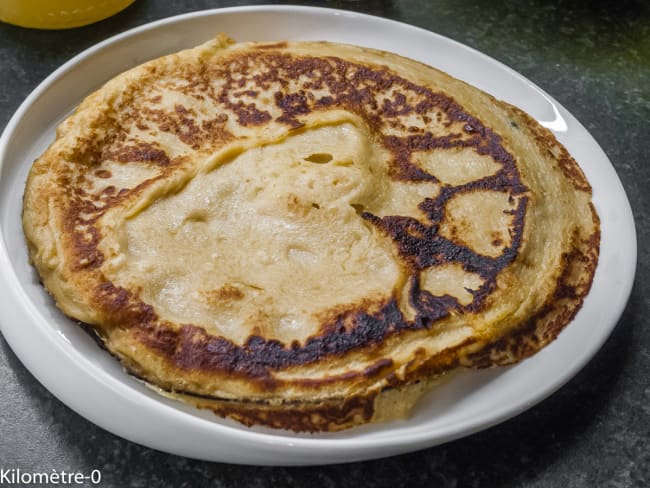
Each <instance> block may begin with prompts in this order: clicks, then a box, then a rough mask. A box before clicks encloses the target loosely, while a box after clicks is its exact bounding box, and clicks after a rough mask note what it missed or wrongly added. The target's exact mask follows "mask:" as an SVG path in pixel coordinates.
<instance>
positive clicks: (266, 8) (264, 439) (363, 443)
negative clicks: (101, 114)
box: [0, 5, 637, 464]
mask: <svg viewBox="0 0 650 488" xmlns="http://www.w3.org/2000/svg"><path fill="white" fill-rule="evenodd" d="M273 11H276V12H295V11H301V12H305V13H310V14H314V15H317V14H318V15H325V16H332V15H334V16H346V17H348V18H350V19H353V20H359V19H361V20H365V21H370V22H380V23H384V24H385V25H388V24H393V25H395V24H397V25H398V26H399V27H401V28H408V29H414V30H417V31H420V32H422V33H426V35H430V36H435V37H437V38H438V39H439V40H441V41H443V42H445V43H452V44H453V45H454V47H455V48H459V49H463V50H466V51H468V52H470V53H472V54H473V55H478V56H480V57H482V58H484V59H485V60H486V61H489V62H490V63H492V64H495V65H496V67H498V68H499V69H501V70H504V71H505V73H506V74H507V75H508V76H514V77H515V78H517V79H518V80H519V81H523V82H525V83H526V84H527V85H528V86H530V87H532V88H534V89H535V90H537V91H538V92H539V93H540V94H541V95H542V96H544V97H545V98H546V99H547V100H549V101H550V102H551V103H552V105H553V106H554V107H557V108H559V110H560V115H561V116H562V117H564V118H565V119H569V120H571V122H572V123H574V124H576V125H577V127H578V128H579V129H580V130H581V131H584V133H585V134H586V135H587V136H588V137H589V138H590V141H589V142H590V144H592V145H593V146H594V147H595V149H596V150H597V151H600V152H601V153H602V155H603V157H604V158H605V160H606V161H607V163H608V164H609V167H610V169H611V170H612V172H613V173H614V175H616V172H615V169H614V167H613V165H612V163H611V161H610V160H609V158H608V157H607V155H606V154H605V153H604V151H603V150H602V148H601V147H600V146H599V145H598V143H597V142H596V141H595V139H594V138H593V137H592V136H591V134H590V133H589V132H588V131H587V130H586V129H585V128H584V126H582V124H581V123H580V122H579V121H578V120H577V119H575V117H573V115H571V114H570V113H569V112H568V111H567V110H566V109H564V107H563V106H562V105H560V104H559V103H558V102H557V101H555V100H554V99H553V98H552V97H551V96H550V95H548V94H547V93H546V92H544V90H542V89H541V88H539V87H538V86H537V85H535V84H534V83H533V82H531V81H530V80H529V79H527V78H526V77H524V76H523V75H521V74H520V73H518V72H517V71H515V70H513V69H512V68H510V67H509V66H507V65H505V64H504V63H502V62H500V61H498V60H496V59H494V58H492V57H491V56H489V55H486V54H484V53H481V52H480V51H478V50H476V49H474V48H472V47H470V46H467V45H465V44H462V43H461V42H458V41H456V40H454V39H450V38H448V37H446V36H443V35H441V34H438V33H435V32H432V31H429V30H426V29H423V28H421V27H417V26H413V25H410V24H407V23H404V22H401V21H396V20H392V19H387V18H383V17H378V16H374V15H369V14H364V13H359V12H354V11H348V10H339V9H330V8H325V7H309V6H293V5H249V6H241V7H227V8H215V9H206V10H199V11H194V12H188V13H184V14H180V15H175V16H171V17H166V18H163V19H159V20H156V21H153V22H149V23H145V24H142V25H139V26H136V27H134V28H132V29H129V30H127V31H124V32H121V33H119V34H116V35H114V36H111V37H109V38H108V39H105V40H103V41H100V42H98V43H96V44H94V45H92V46H90V47H88V48H87V49H85V50H83V51H82V52H80V53H78V54H77V55H75V56H74V57H72V58H71V59H69V60H68V61H66V62H65V63H63V64H62V65H61V66H60V67H58V68H57V69H56V70H54V71H53V72H52V73H51V74H50V75H48V76H47V77H46V78H45V79H44V80H43V81H42V82H41V83H39V84H38V85H37V86H36V88H34V90H33V91H32V92H31V93H30V94H29V95H28V97H27V98H26V99H25V100H24V101H23V102H22V103H21V105H20V106H19V107H18V109H17V110H16V112H15V113H14V114H13V116H12V117H11V118H10V120H9V122H8V123H7V126H6V127H5V129H4V131H3V133H2V136H0V178H2V176H1V175H2V172H3V171H4V170H3V166H4V164H3V163H4V160H5V152H6V150H7V147H8V146H9V143H10V141H11V139H12V137H13V135H14V132H15V130H16V128H17V127H18V125H19V123H20V121H21V120H22V118H23V117H24V115H25V114H26V113H27V112H28V111H29V109H30V108H31V107H32V106H33V105H34V104H35V103H37V102H38V99H39V98H40V97H41V96H42V95H43V94H44V93H45V92H46V91H47V90H48V89H49V88H50V87H51V86H52V85H53V84H54V83H56V82H57V81H58V80H60V79H61V78H62V77H63V76H65V75H66V74H67V73H68V72H69V71H71V70H72V69H74V67H75V66H76V65H78V64H79V63H80V62H82V61H83V60H85V59H87V58H92V57H93V56H95V55H97V54H98V53H100V52H102V51H103V50H105V49H110V47H111V46H112V45H114V44H115V43H117V42H120V41H124V40H127V39H128V38H129V37H132V36H136V35H138V34H140V33H142V32H145V31H148V30H154V29H158V28H160V27H161V26H164V25H167V24H174V23H177V22H184V21H188V20H192V19H194V18H196V17H204V16H212V15H217V16H218V15H221V14H228V13H232V12H243V13H246V12H254V13H264V12H273ZM616 181H617V183H618V186H619V187H620V188H617V190H618V191H620V192H622V195H623V197H624V200H625V201H626V202H627V208H625V209H622V210H623V213H625V214H626V215H625V217H626V218H628V220H631V224H632V226H631V229H630V232H631V237H633V239H630V242H629V243H628V246H630V248H629V249H628V250H630V249H633V253H632V254H633V255H632V257H631V265H630V267H631V269H632V270H635V269H636V259H637V241H636V229H635V225H634V220H633V218H632V212H631V207H630V204H629V200H628V199H627V195H626V193H625V190H624V188H623V186H622V184H621V182H620V179H619V178H618V175H616ZM0 263H1V264H2V268H3V270H4V271H3V272H2V273H0V287H6V285H8V284H9V283H8V282H7V280H8V273H7V272H6V270H10V273H11V276H10V278H12V280H9V281H13V282H14V283H19V280H18V277H17V276H16V273H15V270H14V268H13V267H12V266H11V262H10V257H9V253H8V250H7V247H6V243H5V239H4V235H3V229H2V226H1V225H0ZM599 264H600V262H599ZM633 281H634V272H632V274H631V275H630V276H628V280H627V282H626V283H625V285H626V288H625V289H624V291H623V296H624V297H625V298H624V299H622V300H621V304H620V306H619V307H618V309H617V310H615V311H614V312H613V314H612V316H613V317H614V316H615V320H612V324H611V325H609V326H608V327H607V330H606V333H604V334H602V336H601V337H599V340H598V341H596V343H594V344H592V345H591V347H590V348H589V349H588V350H586V351H584V353H583V354H582V356H580V357H579V358H578V359H577V360H576V361H574V364H573V365H572V366H571V367H570V368H568V371H570V372H569V373H565V374H564V375H563V376H561V377H559V378H556V379H555V381H553V382H552V386H551V387H547V388H546V389H538V391H537V394H536V395H533V396H532V397H528V398H527V401H526V402H525V403H520V404H517V405H513V406H511V407H510V408H508V409H503V410H502V411H500V413H499V415H492V416H490V417H489V420H488V421H487V422H486V421H485V419H478V420H476V421H475V422H474V423H473V424H470V425H469V426H466V427H465V428H464V429H462V428H459V427H458V426H456V425H454V424H451V425H448V426H446V429H444V430H443V432H442V434H441V433H440V432H438V434H437V435H436V436H435V437H433V438H432V437H431V436H430V435H428V434H427V432H422V433H420V434H419V435H418V436H415V437H414V436H413V435H412V434H406V433H405V434H404V435H402V436H399V435H398V436H393V437H391V438H390V439H382V445H381V446H380V447H382V448H385V449H388V451H389V452H387V454H381V453H377V452H375V451H374V450H376V448H377V447H378V446H376V445H372V444H371V442H376V441H372V440H368V439H356V438H354V437H352V438H328V437H313V438H309V437H290V436H286V435H283V434H282V431H280V434H275V433H265V432H256V431H252V430H244V429H237V428H232V427H229V426H227V425H221V424H217V423H210V422H208V421H207V420H205V419H201V418H197V417H192V421H199V422H200V423H202V424H203V423H205V424H209V425H210V426H212V427H211V428H213V429H216V431H217V432H218V433H219V434H221V435H224V436H225V437H226V438H227V437H229V436H234V437H239V438H241V439H240V440H242V441H243V442H255V443H266V444H271V445H273V446H275V448H279V447H280V446H282V448H284V449H286V450H287V452H288V453H290V452H291V451H296V450H298V449H303V448H309V449H310V450H313V451H314V452H315V455H314V456H313V457H316V456H317V455H322V454H323V452H324V451H330V450H332V449H333V448H336V449H342V450H346V451H355V450H358V449H370V448H372V449H373V453H374V454H372V453H371V454H370V455H363V456H362V457H358V458H356V459H354V460H357V459H370V458H374V457H381V456H383V455H389V454H396V453H398V452H404V451H410V450H415V449H419V448H422V447H426V446H432V445H436V444H440V443H444V442H448V441H450V440H453V439H457V438H459V437H464V436H466V435H470V434H472V433H474V432H477V431H480V430H483V429H486V428H488V427H490V426H492V425H495V424H498V423H501V422H503V421H504V420H507V419H509V418H512V417H514V416H516V415H518V414H519V413H521V412H523V411H525V410H527V409H529V408H530V407H532V406H533V405H535V404H537V403H539V402H540V401H542V400H543V399H544V398H546V397H548V396H549V395H551V394H552V393H554V392H555V391H557V390H558V389H559V388H560V387H562V386H563V385H564V384H565V383H566V382H568V381H569V380H570V379H571V378H572V377H573V376H574V375H575V374H577V372H578V371H580V370H581V369H582V368H583V367H584V366H585V364H586V363H587V362H588V361H589V360H590V359H591V358H592V357H593V356H594V355H595V353H596V352H597V351H598V350H600V348H601V347H602V345H603V343H604V342H605V340H606V339H607V338H608V337H609V335H610V334H611V332H612V330H613V329H614V328H615V326H616V324H617V322H618V321H619V320H620V317H621V315H622V313H623V311H624V308H625V304H626V303H627V301H628V299H629V296H630V294H631V291H632V286H633ZM9 288H10V291H11V292H12V293H16V290H11V288H12V287H11V286H9ZM20 289H21V291H23V297H22V298H23V300H22V303H23V305H26V304H27V302H30V300H29V299H28V297H27V296H26V294H25V293H24V290H22V287H20ZM27 305H28V310H27V311H28V313H29V314H30V315H31V318H32V319H34V320H35V312H36V313H37V310H35V309H29V306H31V307H36V305H35V304H33V303H31V302H30V303H29V304H27ZM5 322H6V321H5V319H4V317H3V318H2V319H0V330H2V333H3V335H4V337H5V339H6V340H7V342H8V343H9V345H10V347H11V348H12V350H14V351H17V350H19V349H20V348H19V347H18V346H17V345H16V344H15V342H16V341H15V337H14V336H13V334H12V333H9V334H7V331H8V330H10V329H11V326H8V325H5ZM50 332H51V334H52V335H53V334H56V331H54V330H53V329H52V330H51V331H50ZM48 339H50V340H51V339H52V337H49V338H48ZM55 344H56V345H57V346H58V347H59V349H60V352H62V353H63V354H66V353H68V352H69V351H65V350H64V349H63V348H64V347H65V346H64V344H63V343H62V342H60V341H59V342H56V341H55ZM17 356H18V357H19V359H20V360H21V362H22V363H23V364H25V366H27V368H28V369H29V370H30V372H31V373H32V374H33V375H34V376H35V377H36V378H37V380H38V381H39V382H41V384H43V385H44V386H45V387H46V388H47V389H48V391H50V392H51V393H52V394H54V396H56V397H57V398H58V399H59V400H60V401H62V402H63V403H65V404H66V405H68V406H69V407H70V408H72V409H73V410H75V411H77V412H78V413H79V414H80V415H82V416H83V417H84V418H86V419H88V420H90V421H91V422H93V423H94V424H96V425H99V426H100V427H102V428H104V429H106V430H108V431H110V432H115V430H114V429H113V428H110V427H107V426H106V423H105V422H102V421H101V420H103V419H100V420H99V421H98V420H97V419H96V418H94V417H93V416H92V415H89V414H88V412H82V411H80V410H81V409H77V408H75V407H73V406H71V405H70V402H69V401H68V399H64V398H62V396H65V395H61V394H60V392H57V391H56V390H57V389H56V388H53V387H52V385H51V384H46V382H44V381H42V380H41V376H42V375H41V374H37V372H35V370H37V369H38V368H36V367H35V366H34V364H33V361H26V360H25V359H24V357H22V355H20V354H18V353H17ZM28 363H30V364H28ZM104 386H105V387H107V388H112V386H110V385H104ZM123 386H124V388H125V389H128V390H130V389H129V388H128V386H127V385H123ZM113 391H114V392H115V393H117V394H118V395H121V396H123V395H125V394H129V393H128V392H127V393H125V392H116V391H115V390H113ZM160 405H161V406H163V407H164V408H166V406H164V405H162V404H160ZM178 413H181V414H183V415H185V413H184V412H178V411H175V412H174V414H178ZM118 435H120V436H122V437H126V438H128V439H129V440H132V441H134V442H137V443H140V444H144V445H147V446H149V447H154V448H156V449H164V450H166V451H168V452H175V451H173V450H169V448H165V447H160V446H159V445H152V444H151V443H149V442H145V441H143V440H142V439H140V438H138V439H135V438H133V437H131V436H126V435H123V434H122V433H120V434H118ZM404 437H408V439H405V438H404ZM318 451H321V452H318ZM175 453H176V452H175ZM181 454H182V453H181ZM193 457H195V456H193ZM204 459H211V458H204ZM211 460H215V459H211ZM231 462H232V461H231ZM235 462H236V461H235ZM327 462H329V461H327V460H324V462H320V461H318V460H316V459H312V461H311V462H304V461H303V462H300V463H299V464H324V463H327ZM336 462H340V461H336ZM274 464H277V463H274Z"/></svg>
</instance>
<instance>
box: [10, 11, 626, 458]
mask: <svg viewBox="0 0 650 488" xmlns="http://www.w3.org/2000/svg"><path fill="white" fill-rule="evenodd" d="M221 31H224V32H227V33H231V35H234V36H236V37H237V39H238V40H281V39H296V40H307V39H312V40H329V41H336V42H347V43H353V44H357V45H363V46H369V47H375V48H379V49H385V50H388V51H392V52H396V53H398V54H402V55H405V56H408V57H411V58H414V59H417V60H420V61H423V62H425V63H427V64H430V65H432V66H435V67H437V68H440V69H442V70H444V71H447V72H449V73H450V74H452V75H454V76H456V77H459V78H461V79H464V80H466V81H468V82H470V83H472V84H474V85H476V86H478V87H480V88H482V89H484V90H486V91H488V92H489V93H491V94H493V95H495V96H496V97H497V98H501V99H503V100H506V101H508V102H510V103H513V104H515V105H518V106H519V107H521V108H523V109H524V110H526V111H527V112H529V113H530V114H532V115H533V116H534V117H536V118H537V119H538V120H540V121H541V122H542V123H543V124H544V125H545V126H547V127H549V128H550V129H552V130H553V131H554V132H555V133H556V135H557V137H558V138H559V139H560V141H561V142H562V143H564V144H565V145H566V147H567V148H568V149H569V151H570V152H571V154H573V156H574V157H575V158H576V159H577V160H578V162H579V163H580V165H581V166H582V168H583V170H584V172H585V173H586V175H587V177H588V179H589V181H590V182H591V184H592V185H593V188H594V202H595V205H596V208H597V210H598V213H599V214H600V217H601V219H602V247H601V258H600V262H599V264H598V269H597V270H596V276H595V278H594V283H593V288H592V290H591V293H590V294H589V296H588V297H587V299H586V301H585V304H584V306H583V308H582V309H581V310H580V313H579V314H578V316H577V317H576V318H575V320H574V321H573V323H571V324H570V326H569V327H567V329H566V330H565V331H564V332H562V334H561V335H560V337H559V339H558V340H557V341H555V342H554V343H553V344H551V345H550V346H548V347H547V348H545V349H544V350H542V351H541V352H540V353H539V354H537V355H535V356H534V357H532V358H530V359H528V360H526V361H524V362H522V363H521V364H518V365H516V366H514V367H509V368H502V369H496V370H489V371H473V372H466V373H459V374H458V375H457V376H456V377H455V378H454V379H453V381H450V382H448V383H447V384H445V385H443V386H441V387H439V388H437V389H436V390H435V391H434V392H432V393H431V394H430V395H429V396H428V397H426V399H425V400H424V401H423V402H422V403H421V404H419V406H418V407H417V409H416V411H415V413H414V415H413V417H412V418H410V419H409V420H406V421H395V422H391V423H385V424H378V425H371V426H364V427H361V428H356V429H352V430H349V431H346V432H342V433H338V434H323V435H297V434H291V433H286V432H282V431H272V430H270V429H263V428H254V429H249V428H245V427H242V426H241V425H239V424H236V423H235V422H232V421H228V420H222V419H219V418H217V417H215V416H214V415H212V414H211V413H209V412H204V411H199V410H196V409H194V408H192V407H189V406H186V405H183V404H180V403H177V402H174V401H171V400H167V399H165V398H162V397H160V396H159V395H157V394H155V393H153V392H151V391H149V390H148V389H147V388H146V387H144V386H143V385H142V384H141V383H139V382H138V381H136V380H135V379H133V378H131V377H130V376H128V375H127V374H125V373H124V372H123V371H122V369H121V368H120V367H119V365H118V363H117V362H116V361H115V360H114V359H113V358H111V357H110V356H109V355H108V354H107V353H105V352H103V351H102V350H100V349H99V348H98V347H97V345H96V344H95V343H94V342H93V341H92V340H91V339H90V338H89V336H88V335H87V334H85V333H84V332H82V331H80V330H79V328H78V327H77V326H76V325H74V324H73V323H71V322H70V321H69V320H67V319H65V318H64V317H63V316H62V315H61V313H59V311H58V310H57V309H56V307H55V306H54V304H53V302H52V300H51V299H50V298H49V297H48V295H47V294H46V293H45V292H44V291H43V288H42V286H41V285H40V284H39V280H38V277H37V275H36V273H35V272H34V270H33V269H32V268H31V267H30V266H29V264H28V262H27V252H26V247H25V243H24V241H23V234H22V230H21V223H20V215H21V197H22V193H23V188H24V182H25V178H26V175H27V172H28V170H29V167H30V164H31V162H32V161H33V160H34V159H35V158H37V157H38V156H39V155H40V154H41V153H42V151H43V150H44V149H45V148H46V146H47V145H48V144H49V143H50V142H51V141H52V140H53V138H54V128H55V127H56V125H57V124H58V123H59V122H60V121H61V120H62V119H63V118H64V117H65V116H66V115H67V114H68V113H69V112H70V110H71V109H73V107H74V106H75V105H77V104H78V103H79V102H80V101H81V99H82V98H83V97H84V96H85V95H87V94H89V93H91V92H92V91H93V90H95V89H96V88H98V87H99V86H100V85H101V84H102V83H104V82H105V81H107V80H108V79H110V78H112V77H113V76H114V75H116V74H118V73H119V72H121V71H123V70H125V69H127V68H130V67H132V66H134V65H136V64H139V63H141V62H143V61H145V60H148V59H151V58H155V57H157V56H160V55H163V54H167V53H170V52H173V51H177V50H179V49H182V48H186V47H190V46H194V45H196V44H199V43H202V42H203V41H205V40H207V39H209V38H211V37H212V36H214V35H215V34H216V33H218V32H221ZM0 164H1V165H2V166H1V167H0V171H1V172H0V238H1V239H0V270H1V272H0V310H2V312H0V313H1V317H0V325H1V327H2V333H3V334H4V336H5V338H6V339H7V341H8V342H9V344H10V345H11V347H12V349H13V350H14V351H15V353H16V354H17V355H18V357H19V358H20V359H21V360H22V361H23V363H24V364H25V365H26V366H27V368H28V369H29V370H30V371H31V372H32V373H33V374H34V376H36V378H37V379H38V380H39V381H40V382H41V383H42V384H43V385H45V387H46V388H48V389H49V390H50V391H51V392H52V393H53V394H54V395H56V396H57V397H58V398H59V399H61V400H62V401H63V402H64V403H66V404H67V405H68V406H70V407H71V408H72V409H74V410H75V411H77V412H78V413H80V414H81V415H83V416H84V417H86V418H87V419H89V420H90V421H92V422H94V423H96V424H98V425H100V426H101V427H103V428H105V429H107V430H109V431H111V432H113V433H115V434H117V435H119V436H122V437H125V438H127V439H130V440H132V441H135V442H138V443H140V444H144V445H147V446H150V447H153V448H156V449H160V450H163V451H168V452H171V453H175V454H180V455H184V456H189V457H195V458H201V459H207V460H214V461H227V462H235V463H250V464H272V465H273V464H275V465H280V464H281V465H292V464H297V465H299V464H324V463H336V462H349V461H355V460H362V459H370V458H375V457H381V456H388V455H392V454H398V453H403V452H407V451H412V450H415V449H420V448H424V447H428V446H433V445H436V444H440V443H443V442H446V441H449V440H451V439H455V438H459V437H462V436H465V435H468V434H470V433H473V432H476V431H478V430H481V429H485V428H486V427H489V426H491V425H494V424H496V423H498V422H501V421H503V420H505V419H507V418H510V417H512V416H514V415H517V414H518V413H520V412H522V411H524V410H526V409H527V408H530V407H531V406H532V405H534V404H535V403H537V402H539V401H540V400H542V399H543V398H545V397H546V396H548V395H549V394H551V393H552V392H553V391H555V390H556V389H557V388H559V387H560V386H561V385H563V384H564V383H565V382H566V381H568V380H569V379H570V378H571V377H572V376H573V375H574V374H575V373H576V372H577V371H578V370H579V369H580V368H581V367H582V366H583V365H584V364H585V363H586V362H587V361H588V360H589V359H590V358H591V357H592V356H593V355H594V353H595V352H596V351H597V350H598V349H599V348H600V346H601V345H602V343H603V342H604V341H605V339H606V338H607V336H608V335H609V333H610V332H611V330H612V329H613V327H614V326H615V324H616V322H617V320H618V318H619V316H620V314H621V313H622V311H623V308H624V306H625V303H626V301H627V298H628V296H629V293H630V290H631V287H632V281H633V277H634V270H635V265H636V237H635V230H634V222H633V220H632V213H631V210H630V206H629V203H628V201H627V199H626V196H625V192H624V190H623V188H622V186H621V184H620V181H619V179H618V177H617V176H616V173H615V172H614V169H613V168H612V166H611V164H610V162H609V161H608V159H607V157H606V156H605V154H604V153H603V151H602V150H601V149H600V148H599V147H598V144H597V143H596V142H595V141H594V140H593V138H592V137H591V136H590V135H589V134H588V133H587V131H586V130H585V128H584V127H583V126H582V125H580V123H579V122H578V121H577V120H576V119H575V118H573V117H572V116H571V114H569V113H568V112H567V111H566V110H565V109H564V108H563V107H561V106H560V105H559V104H558V103H557V102H555V101H554V100H553V99H552V98H551V97H550V96H548V95H547V94H546V93H544V92H543V91H542V90H540V89H539V88H537V87H536V86H535V85H533V84H532V83H531V82H529V81H528V80H526V79H525V78H523V77H522V76H520V75H518V74H517V73H515V72H513V71H512V70H510V69H509V68H507V67H505V66H503V65H502V64H500V63H498V62H496V61H495V60H493V59H491V58H489V57H487V56H485V55H483V54H480V53H478V52H476V51H474V50H472V49H470V48H467V47H465V46H463V45H461V44H458V43H456V42H454V41H451V40H449V39H446V38H444V37H441V36H439V35H436V34H432V33H431V32H428V31H425V30H422V29H418V28H415V27H412V26H408V25H405V24H401V23H397V22H393V21H390V20H385V19H381V18H377V17H370V16H366V15H360V14H356V13H351V12H344V11H337V10H328V9H320V8H305V7H287V6H276V7H269V6H262V7H240V8H227V9H219V10H211V11H204V12H196V13H191V14H188V15H182V16H179V17H174V18H170V19H165V20H162V21H159V22H154V23H152V24H148V25H145V26H142V27H138V28H136V29H133V30H131V31H129V32H126V33H124V34H120V35H118V36H116V37H113V38H111V39H109V40H107V41H104V42H102V43H100V44H98V45H96V46H95V47H92V48H90V49H88V50H87V51H85V52H83V53H81V54H80V55H78V56H76V57H75V58H74V59H72V60H70V61H69V62H67V63H66V64H65V65H63V66H62V67H61V68H59V69H58V70H56V71H55V72H54V73H53V74H52V75H51V76H49V77H48V78H47V79H46V80H45V81H44V82H43V83H41V85H40V86H39V87H38V88H36V90H34V92H33V93H32V94H31V95H30V96H29V97H28V98H27V100H25V102H24V103H23V104H22V105H21V107H20V108H19V109H18V111H17V112H16V114H15V115H14V117H13V118H12V119H11V121H10V122H9V125H8V126H7V128H6V130H5V131H4V133H3V135H2V138H1V139H0Z"/></svg>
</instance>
